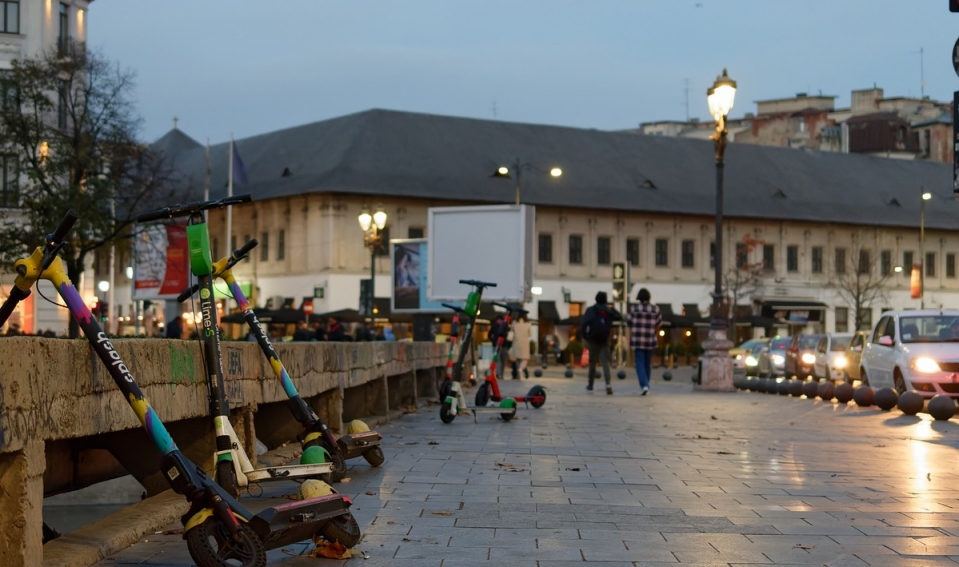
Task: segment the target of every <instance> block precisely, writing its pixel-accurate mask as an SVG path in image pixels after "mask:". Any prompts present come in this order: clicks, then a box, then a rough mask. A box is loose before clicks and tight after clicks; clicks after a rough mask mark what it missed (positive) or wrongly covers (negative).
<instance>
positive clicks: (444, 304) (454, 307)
mask: <svg viewBox="0 0 959 567" xmlns="http://www.w3.org/2000/svg"><path fill="white" fill-rule="evenodd" d="M441 305H442V306H443V307H446V308H447V309H452V310H453V311H456V312H457V313H466V310H465V309H463V308H462V307H460V306H459V305H450V304H449V303H442V304H441Z"/></svg>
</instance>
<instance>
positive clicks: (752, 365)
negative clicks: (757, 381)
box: [743, 339, 769, 377]
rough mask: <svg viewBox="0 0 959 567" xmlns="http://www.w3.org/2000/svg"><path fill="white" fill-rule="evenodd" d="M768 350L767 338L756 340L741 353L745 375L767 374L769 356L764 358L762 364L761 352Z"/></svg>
mask: <svg viewBox="0 0 959 567" xmlns="http://www.w3.org/2000/svg"><path fill="white" fill-rule="evenodd" d="M768 350H769V339H764V340H762V342H757V343H755V344H753V345H752V347H751V348H750V349H749V350H747V351H746V353H745V354H744V355H743V362H744V363H745V367H746V376H757V377H758V376H763V375H768V374H769V368H768V365H769V358H768V357H766V359H765V366H764V365H763V356H762V355H763V353H764V352H767V351H768Z"/></svg>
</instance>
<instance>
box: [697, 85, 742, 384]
mask: <svg viewBox="0 0 959 567" xmlns="http://www.w3.org/2000/svg"><path fill="white" fill-rule="evenodd" d="M735 99H736V81H733V80H732V79H730V78H729V75H728V74H727V73H726V69H723V74H722V76H721V77H716V82H715V83H713V86H712V87H710V88H709V90H707V91H706V102H707V103H708V104H709V113H710V114H712V116H713V119H714V120H715V121H716V132H715V133H714V134H713V135H712V136H710V139H711V140H713V141H714V142H715V145H716V253H715V259H714V261H713V263H714V265H715V268H716V273H715V282H714V289H713V310H712V317H711V318H710V321H709V339H707V340H705V341H703V347H704V349H705V353H704V354H703V358H704V361H703V369H702V379H701V380H700V389H702V390H714V391H735V388H734V387H733V366H732V360H731V359H730V358H729V349H730V348H732V346H733V343H732V342H730V341H729V339H728V338H727V336H726V316H725V313H724V312H723V168H724V167H725V154H726V135H727V133H728V131H727V130H726V117H727V115H729V111H731V110H732V109H733V102H734V100H735ZM730 307H732V306H730Z"/></svg>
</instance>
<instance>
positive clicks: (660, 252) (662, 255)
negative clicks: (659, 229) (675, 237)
mask: <svg viewBox="0 0 959 567" xmlns="http://www.w3.org/2000/svg"><path fill="white" fill-rule="evenodd" d="M656 265H657V266H668V265H669V240H666V239H665V238H657V239H656Z"/></svg>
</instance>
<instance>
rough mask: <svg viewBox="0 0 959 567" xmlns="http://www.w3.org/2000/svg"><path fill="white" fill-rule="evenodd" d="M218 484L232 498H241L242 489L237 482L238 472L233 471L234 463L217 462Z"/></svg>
mask: <svg viewBox="0 0 959 567" xmlns="http://www.w3.org/2000/svg"><path fill="white" fill-rule="evenodd" d="M216 483H217V484H219V485H220V487H221V488H223V490H225V491H226V492H227V494H229V495H230V496H232V497H234V498H239V497H240V487H239V486H238V484H239V483H238V482H237V481H236V471H235V470H234V469H233V461H217V463H216Z"/></svg>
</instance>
